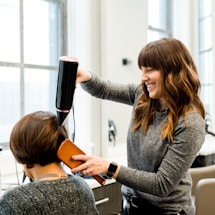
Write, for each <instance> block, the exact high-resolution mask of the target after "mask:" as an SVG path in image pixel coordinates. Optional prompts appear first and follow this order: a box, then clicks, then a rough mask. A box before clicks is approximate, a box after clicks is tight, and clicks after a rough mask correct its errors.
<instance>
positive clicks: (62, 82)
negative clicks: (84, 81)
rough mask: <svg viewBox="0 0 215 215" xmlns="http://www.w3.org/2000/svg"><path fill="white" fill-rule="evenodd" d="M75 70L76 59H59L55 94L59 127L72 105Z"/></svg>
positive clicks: (63, 57)
mask: <svg viewBox="0 0 215 215" xmlns="http://www.w3.org/2000/svg"><path fill="white" fill-rule="evenodd" d="M77 69H78V61H77V59H76V58H73V57H67V56H62V57H60V59H59V69H58V80H57V93H56V111H57V118H58V124H59V125H60V126H61V125H62V124H63V122H64V120H65V118H66V117H67V115H68V114H69V112H70V110H71V108H72V105H73V96H74V92H75V87H76V76H77Z"/></svg>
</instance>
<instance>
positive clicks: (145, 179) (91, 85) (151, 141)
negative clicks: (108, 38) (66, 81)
mask: <svg viewBox="0 0 215 215" xmlns="http://www.w3.org/2000/svg"><path fill="white" fill-rule="evenodd" d="M81 86H82V87H83V89H85V90H86V91H87V92H89V93H90V94H91V95H93V96H95V97H97V98H102V99H107V100H111V101H116V102H120V103H124V104H128V105H132V106H133V107H134V108H135V106H136V104H137V100H138V97H139V96H140V94H141V93H142V88H141V86H140V85H139V86H137V85H128V84H125V85H122V84H113V83H111V82H109V81H107V82H105V81H101V80H100V79H98V77H96V76H95V74H92V79H91V80H90V81H88V82H85V83H82V84H81ZM134 108H133V110H134ZM167 113H168V112H167V111H163V112H156V113H155V115H154V121H153V124H152V125H151V126H150V127H149V129H148V131H147V133H146V134H144V133H143V131H142V129H141V128H140V129H138V130H137V131H135V132H131V128H132V126H133V123H134V122H133V120H132V118H131V123H130V126H129V130H128V135H127V155H128V158H127V159H128V167H125V166H121V168H120V172H119V175H118V177H117V179H116V180H117V181H118V182H120V183H122V184H123V187H122V193H123V195H124V196H125V197H126V198H128V196H129V195H131V194H134V195H136V196H139V197H140V198H142V199H143V200H144V199H146V200H147V201H149V202H151V204H154V205H156V206H157V207H159V208H162V209H163V214H174V213H175V214H176V213H177V212H178V211H180V210H182V209H183V210H184V211H185V212H186V213H187V214H189V215H194V210H195V209H194V205H193V204H192V198H191V186H192V180H191V177H190V174H189V172H188V169H189V168H190V166H191V165H192V162H193V161H194V159H195V157H196V155H197V154H198V152H199V150H200V148H201V146H202V144H203V142H204V138H205V122H204V120H203V118H202V117H201V116H200V114H198V113H188V114H186V119H187V122H188V128H186V127H185V122H184V120H183V118H182V117H181V118H180V119H179V122H178V124H177V126H176V128H175V131H174V134H173V138H174V140H173V142H167V141H164V140H161V139H160V133H161V130H162V127H163V125H164V123H165V122H166V120H167ZM132 114H133V113H132ZM122 123H123V122H122ZM129 187H130V188H129Z"/></svg>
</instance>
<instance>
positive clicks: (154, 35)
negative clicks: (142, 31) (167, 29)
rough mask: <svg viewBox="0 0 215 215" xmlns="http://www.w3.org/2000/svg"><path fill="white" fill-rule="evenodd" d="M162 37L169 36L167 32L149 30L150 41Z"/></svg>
mask: <svg viewBox="0 0 215 215" xmlns="http://www.w3.org/2000/svg"><path fill="white" fill-rule="evenodd" d="M162 37H168V34H167V33H164V32H159V31H153V30H150V29H149V30H148V38H149V39H148V42H150V41H154V40H159V39H160V38H162Z"/></svg>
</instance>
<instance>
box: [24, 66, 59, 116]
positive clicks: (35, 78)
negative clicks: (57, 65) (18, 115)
mask: <svg viewBox="0 0 215 215" xmlns="http://www.w3.org/2000/svg"><path fill="white" fill-rule="evenodd" d="M24 76H25V86H24V89H25V113H29V112H33V111H37V110H44V111H51V112H54V113H55V111H56V109H55V97H56V89H57V72H56V71H48V70H37V69H26V70H25V72H24Z"/></svg>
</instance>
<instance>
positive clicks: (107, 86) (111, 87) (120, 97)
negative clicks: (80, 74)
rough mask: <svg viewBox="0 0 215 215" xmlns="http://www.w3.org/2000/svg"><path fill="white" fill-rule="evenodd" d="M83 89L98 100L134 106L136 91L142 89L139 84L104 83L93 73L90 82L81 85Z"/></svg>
mask: <svg viewBox="0 0 215 215" xmlns="http://www.w3.org/2000/svg"><path fill="white" fill-rule="evenodd" d="M81 86H82V88H83V89H84V90H85V91H87V92H88V93H89V94H91V95H92V96H94V97H96V98H100V99H106V100H111V101H115V102H120V103H124V104H128V105H133V104H134V101H135V95H136V91H137V90H138V89H140V85H137V84H116V83H112V82H110V81H102V80H100V79H99V78H98V77H97V76H96V75H95V74H93V73H92V78H91V80H90V81H87V82H83V83H81Z"/></svg>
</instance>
